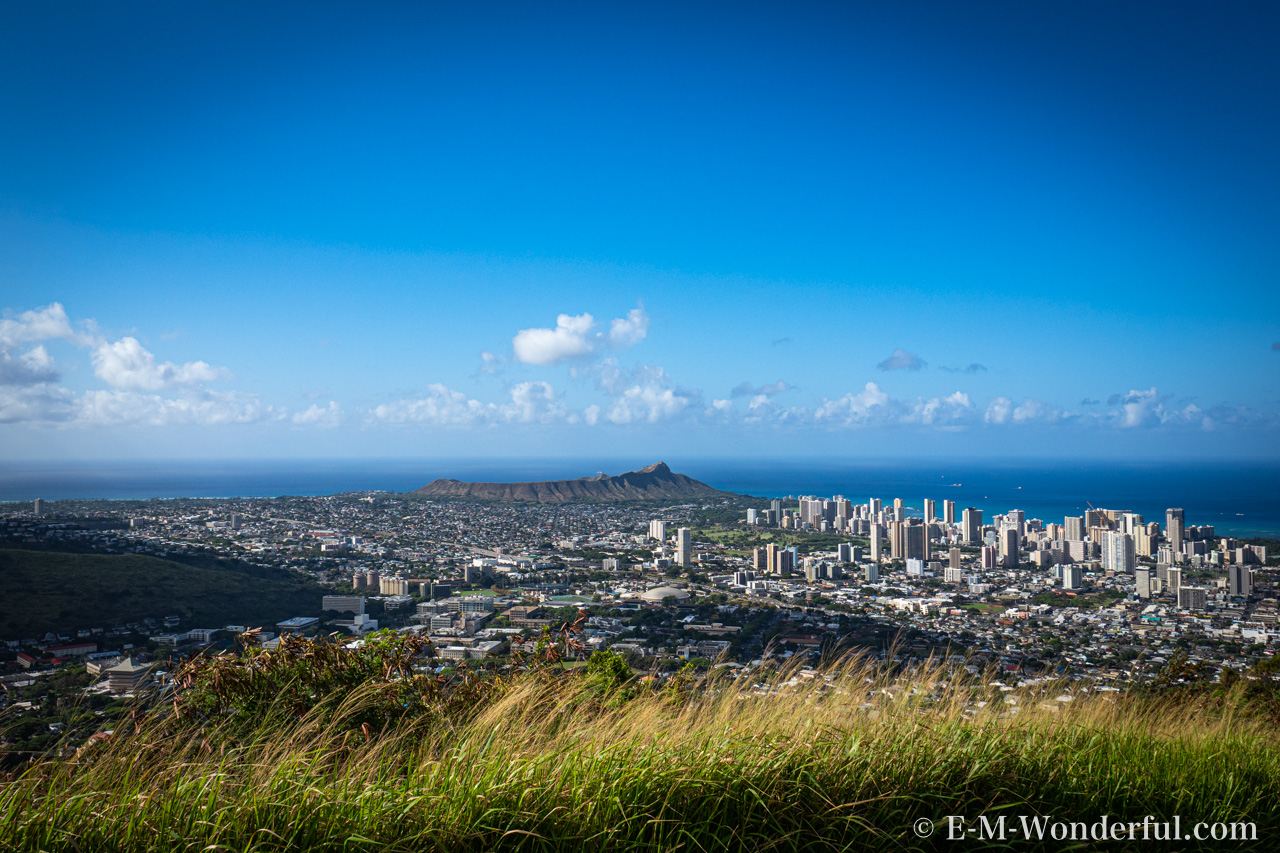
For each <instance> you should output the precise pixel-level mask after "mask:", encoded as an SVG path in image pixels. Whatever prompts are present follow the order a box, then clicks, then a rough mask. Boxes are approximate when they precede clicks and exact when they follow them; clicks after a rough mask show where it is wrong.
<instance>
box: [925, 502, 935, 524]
mask: <svg viewBox="0 0 1280 853" xmlns="http://www.w3.org/2000/svg"><path fill="white" fill-rule="evenodd" d="M937 506H938V502H937V501H935V500H930V499H929V498H925V499H924V523H925V524H928V523H929V522H931V521H936V520H937V518H938V513H937Z"/></svg>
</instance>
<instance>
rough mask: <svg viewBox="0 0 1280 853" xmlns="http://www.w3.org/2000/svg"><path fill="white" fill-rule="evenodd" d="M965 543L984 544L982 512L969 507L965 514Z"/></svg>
mask: <svg viewBox="0 0 1280 853" xmlns="http://www.w3.org/2000/svg"><path fill="white" fill-rule="evenodd" d="M963 518H964V525H963V526H964V542H965V544H966V545H981V544H982V510H980V509H975V508H974V507H968V508H967V509H966V510H965V511H964V514H963Z"/></svg>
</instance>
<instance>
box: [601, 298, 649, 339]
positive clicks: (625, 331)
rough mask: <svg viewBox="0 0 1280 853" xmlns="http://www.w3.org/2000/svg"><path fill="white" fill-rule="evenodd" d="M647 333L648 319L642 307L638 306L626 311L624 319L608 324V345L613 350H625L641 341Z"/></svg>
mask: <svg viewBox="0 0 1280 853" xmlns="http://www.w3.org/2000/svg"><path fill="white" fill-rule="evenodd" d="M648 333H649V317H648V315H647V314H645V313H644V306H643V305H639V306H637V307H635V308H632V309H631V310H630V311H628V312H627V316H626V317H622V318H620V319H617V320H614V321H613V322H612V323H610V324H609V345H610V346H611V347H613V348H614V349H627V348H628V347H633V346H635V345H636V344H638V343H640V342H641V341H643V340H644V338H645V335H647V334H648Z"/></svg>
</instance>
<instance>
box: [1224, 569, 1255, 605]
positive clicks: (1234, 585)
mask: <svg viewBox="0 0 1280 853" xmlns="http://www.w3.org/2000/svg"><path fill="white" fill-rule="evenodd" d="M1227 592H1229V593H1230V594H1231V595H1242V596H1244V597H1246V598H1247V597H1248V596H1250V595H1251V594H1252V593H1253V570H1252V569H1250V568H1249V567H1248V566H1246V565H1242V564H1240V563H1233V564H1232V565H1230V566H1227Z"/></svg>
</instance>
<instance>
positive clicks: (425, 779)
mask: <svg viewBox="0 0 1280 853" xmlns="http://www.w3.org/2000/svg"><path fill="white" fill-rule="evenodd" d="M1060 692H1061V689H1060V688H1058V689H1054V690H1050V691H1049V692H1048V693H1047V694H1044V693H1033V692H1029V691H1021V692H1017V691H1015V692H1014V693H1009V694H1002V693H1001V692H1000V691H998V690H995V689H989V688H987V687H984V686H983V685H982V683H981V682H980V681H967V680H962V679H956V678H954V677H952V676H951V674H950V673H949V672H948V671H947V670H945V669H943V668H941V667H930V668H925V669H923V670H920V671H918V672H916V673H914V674H911V675H907V676H900V677H896V678H895V677H889V676H885V675H883V674H881V673H880V672H879V671H878V670H876V669H874V668H872V667H869V666H866V665H864V664H863V663H860V662H859V661H856V660H848V661H844V662H842V663H841V664H839V665H837V666H834V667H832V668H830V669H828V670H826V671H824V672H820V673H817V674H814V675H811V676H808V677H806V676H804V675H803V674H802V673H799V672H798V671H795V670H787V671H782V672H779V673H776V674H774V675H773V676H771V677H769V678H768V679H767V680H765V681H763V682H761V683H756V682H754V681H753V680H752V679H751V678H749V677H744V678H740V679H737V680H733V679H730V678H728V677H722V678H719V679H715V678H713V679H711V680H709V681H707V682H705V683H702V684H698V685H692V686H690V687H688V688H687V689H685V690H683V691H671V690H655V691H651V692H641V693H639V694H638V695H635V696H634V697H631V698H627V699H626V700H625V701H624V699H623V697H622V695H621V694H609V693H604V694H602V693H601V692H600V690H599V687H598V685H594V684H593V683H592V682H591V681H590V679H587V678H582V677H550V676H548V675H547V674H545V673H541V674H540V673H531V674H528V675H526V676H524V677H520V678H517V679H514V680H512V681H511V682H510V683H508V684H507V685H506V686H505V688H504V689H502V690H500V691H497V692H495V694H494V695H493V696H492V697H491V698H490V699H489V700H488V701H487V703H486V704H484V705H483V706H477V707H474V708H471V709H469V712H468V713H466V714H464V715H458V716H456V717H455V718H453V719H450V718H447V717H440V716H434V717H430V718H428V717H413V718H407V719H403V720H400V721H399V722H397V723H396V724H395V725H394V726H392V727H390V728H388V729H386V730H383V731H381V732H374V731H370V730H369V728H368V727H367V726H362V727H353V726H352V725H348V724H347V723H349V722H350V721H352V720H359V719H360V718H361V715H362V714H364V713H365V712H366V711H367V706H368V704H369V703H370V702H373V701H376V697H374V696H373V695H372V693H371V691H370V690H368V689H357V690H354V691H352V692H351V693H349V694H348V695H347V696H346V697H345V698H344V699H343V700H342V701H341V702H340V703H338V704H337V705H336V706H329V707H327V708H325V709H324V712H323V713H320V712H319V711H317V712H313V713H310V714H306V715H304V716H302V717H300V718H297V717H294V718H292V719H289V720H283V719H281V718H279V717H270V720H271V721H270V722H268V723H264V724H263V725H262V726H260V727H258V728H257V729H248V730H247V731H246V729H245V728H244V726H243V725H242V724H241V723H240V722H236V723H235V724H234V725H233V724H232V722H231V721H216V720H215V721H213V722H204V723H202V724H198V725H197V724H193V723H190V722H184V721H180V720H175V719H174V718H173V715H172V714H169V715H167V716H166V715H165V714H156V715H154V716H153V717H151V718H148V719H146V720H144V721H142V722H141V723H140V724H139V726H138V727H137V730H136V731H135V732H133V733H131V734H129V735H128V736H119V737H117V738H115V739H114V740H113V741H112V742H109V743H107V744H104V745H102V746H97V747H94V748H92V749H89V750H85V751H83V752H82V753H81V755H80V756H79V757H78V758H77V759H76V760H74V761H69V762H46V763H43V764H39V765H37V766H34V767H32V768H30V769H29V770H27V771H26V772H25V773H24V774H23V775H22V776H20V777H19V778H16V779H13V780H10V781H8V782H7V783H5V784H4V786H3V788H2V789H0V844H2V845H4V846H5V847H6V849H13V850H15V851H64V850H65V851H90V850H92V851H177V850H182V851H193V853H194V851H202V850H218V851H285V850H290V851H292V850H323V851H425V850H442V851H443V850H449V851H454V850H475V851H481V850H531V851H538V850H548V851H549V850H600V851H633V850H634V851H639V850H675V849H683V850H704V851H721V850H726V851H727V850H753V851H754V850H761V851H772V850H883V849H942V848H947V847H953V846H955V845H956V844H959V843H960V842H948V841H947V840H946V838H945V835H944V834H942V833H941V832H940V833H939V834H937V835H935V836H933V837H931V838H929V839H921V838H919V837H917V835H916V833H915V832H914V831H913V829H912V824H913V821H915V820H916V819H917V818H921V817H926V818H930V819H934V820H939V821H940V820H941V819H942V818H943V817H944V816H945V815H968V816H969V817H970V818H971V819H976V816H977V815H979V814H986V815H988V816H991V817H994V816H995V814H996V813H997V812H1003V813H1006V814H1009V815H1018V814H1044V815H1053V816H1054V817H1055V818H1056V819H1071V820H1089V821H1093V820H1096V819H1097V818H1098V817H1099V816H1101V815H1104V814H1105V815H1109V816H1111V818H1112V819H1120V820H1134V819H1136V820H1139V821H1141V820H1142V818H1143V817H1144V816H1147V815H1152V816H1155V817H1157V818H1158V819H1164V818H1166V817H1167V818H1172V816H1173V815H1180V816H1181V817H1182V820H1183V822H1184V824H1186V823H1187V822H1189V821H1190V822H1194V821H1205V822H1212V821H1223V822H1235V821H1252V822H1254V823H1256V825H1257V837H1258V839H1259V840H1258V842H1257V843H1256V844H1254V845H1252V846H1253V847H1254V848H1255V849H1275V847H1276V840H1277V839H1278V838H1280V806H1278V805H1277V804H1278V803H1280V743H1278V742H1277V737H1276V734H1275V732H1274V731H1273V730H1271V728H1270V727H1269V726H1268V725H1267V724H1266V723H1265V722H1263V721H1261V720H1259V719H1255V718H1253V717H1251V716H1249V715H1248V714H1247V713H1243V712H1234V711H1232V710H1230V709H1231V705H1230V704H1229V703H1228V704H1227V705H1226V706H1224V709H1217V710H1215V709H1210V708H1206V707H1190V706H1187V705H1169V704H1164V703H1161V702H1159V701H1156V700H1140V699H1134V698H1121V699H1115V698H1108V697H1107V696H1102V695H1096V694H1092V693H1086V694H1081V695H1078V696H1077V697H1076V698H1075V699H1074V701H1071V702H1068V703H1063V702H1058V701H1055V697H1056V696H1057V695H1058V694H1059V693H1060ZM1046 706H1052V707H1053V710H1050V708H1049V707H1046ZM1015 708H1016V709H1017V711H1016V713H1014V709H1015ZM967 846H969V847H975V846H978V845H977V844H975V843H968V844H967ZM1015 846H1020V847H1024V848H1025V846H1026V845H1025V844H1022V843H1021V842H1019V843H1018V844H1017V845H1015ZM1047 846H1048V847H1051V848H1053V849H1058V848H1059V847H1060V846H1061V845H1060V844H1058V843H1056V842H1055V843H1052V844H1048V845H1047ZM1108 846H1110V847H1111V848H1113V849H1116V848H1120V847H1122V846H1124V845H1121V844H1116V843H1112V844H1109V845H1108ZM1133 846H1135V847H1142V846H1149V845H1142V844H1134V845H1133ZM1208 846H1211V844H1206V847H1208ZM1248 846H1250V845H1235V849H1244V848H1245V847H1248Z"/></svg>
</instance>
